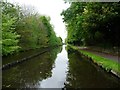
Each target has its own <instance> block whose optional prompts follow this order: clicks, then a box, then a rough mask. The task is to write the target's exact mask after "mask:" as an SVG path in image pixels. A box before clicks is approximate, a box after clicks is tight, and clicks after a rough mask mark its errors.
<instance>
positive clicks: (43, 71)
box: [3, 47, 62, 88]
mask: <svg viewBox="0 0 120 90" xmlns="http://www.w3.org/2000/svg"><path fill="white" fill-rule="evenodd" d="M61 51H62V48H61V47H57V48H55V49H51V50H50V51H49V52H46V53H44V54H42V55H40V56H38V57H35V58H32V59H31V60H29V61H26V62H23V63H21V64H19V65H17V66H15V67H13V68H11V69H8V70H5V71H3V87H6V86H7V87H12V88H19V87H37V86H39V84H40V83H39V82H40V81H41V80H43V79H46V78H48V77H51V75H52V72H51V70H52V68H53V64H54V61H55V59H56V57H57V54H58V53H60V52H61Z"/></svg>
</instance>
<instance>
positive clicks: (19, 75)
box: [2, 46, 120, 88]
mask: <svg viewBox="0 0 120 90" xmlns="http://www.w3.org/2000/svg"><path fill="white" fill-rule="evenodd" d="M2 74H3V77H2V78H3V83H2V84H3V85H2V86H3V88H64V87H65V88H115V87H120V86H119V85H118V84H119V82H118V79H117V78H115V77H113V76H112V75H110V74H108V73H106V72H104V71H103V70H101V69H100V68H98V67H95V66H94V64H93V63H91V62H90V61H89V60H87V59H85V58H84V57H83V56H81V55H80V54H79V53H78V52H77V51H75V50H73V49H71V48H69V47H67V51H66V50H65V46H63V49H62V47H58V48H55V49H52V50H51V51H49V52H46V53H44V54H42V55H40V56H38V57H35V58H32V59H31V60H28V61H26V62H23V63H21V64H19V65H17V66H15V67H12V68H10V69H8V70H5V71H3V73H2Z"/></svg>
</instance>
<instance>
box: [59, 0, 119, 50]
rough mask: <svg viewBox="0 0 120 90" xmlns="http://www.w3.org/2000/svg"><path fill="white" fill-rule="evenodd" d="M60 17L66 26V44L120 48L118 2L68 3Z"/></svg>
mask: <svg viewBox="0 0 120 90" xmlns="http://www.w3.org/2000/svg"><path fill="white" fill-rule="evenodd" d="M70 4H71V5H70V7H69V8H68V9H66V10H64V11H63V12H62V13H61V15H62V16H63V21H64V22H65V24H66V29H67V38H66V42H67V43H68V44H72V45H85V46H100V47H104V48H108V47H110V48H113V47H119V46H120V39H119V36H120V25H119V23H120V4H119V2H87V3H84V2H70Z"/></svg>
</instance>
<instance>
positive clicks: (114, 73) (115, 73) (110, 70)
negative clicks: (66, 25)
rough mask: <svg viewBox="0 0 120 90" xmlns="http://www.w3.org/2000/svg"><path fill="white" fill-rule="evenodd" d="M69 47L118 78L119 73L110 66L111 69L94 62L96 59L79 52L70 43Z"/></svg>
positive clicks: (119, 77) (119, 76)
mask: <svg viewBox="0 0 120 90" xmlns="http://www.w3.org/2000/svg"><path fill="white" fill-rule="evenodd" d="M70 47H71V48H72V49H74V50H76V51H78V52H79V53H80V54H81V55H83V56H84V57H86V58H87V59H88V60H90V61H91V62H92V63H93V64H94V65H96V66H97V67H100V68H101V69H103V70H104V71H106V72H108V73H109V74H112V75H114V76H115V77H117V78H118V79H120V74H118V73H117V72H116V71H114V70H113V69H112V68H111V69H110V68H107V67H105V66H104V65H102V64H100V63H98V62H96V61H95V60H94V59H93V58H92V56H90V55H87V54H85V53H83V52H81V51H80V50H79V49H78V48H77V47H74V46H71V45H70ZM118 67H119V65H118ZM118 69H119V68H118Z"/></svg>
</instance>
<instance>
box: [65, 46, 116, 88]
mask: <svg viewBox="0 0 120 90" xmlns="http://www.w3.org/2000/svg"><path fill="white" fill-rule="evenodd" d="M67 50H68V58H69V65H68V67H69V71H68V74H67V79H66V83H65V87H66V88H106V87H109V88H110V87H111V88H113V87H114V88H115V87H118V80H116V78H114V77H112V76H110V75H108V74H107V73H106V72H104V71H102V70H101V69H100V68H97V67H95V66H94V65H93V64H92V63H91V62H89V61H88V60H87V59H85V58H83V57H82V56H81V55H80V54H79V53H78V52H77V51H74V50H72V49H71V48H69V47H67ZM71 51H73V52H71ZM101 82H102V83H101Z"/></svg>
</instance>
